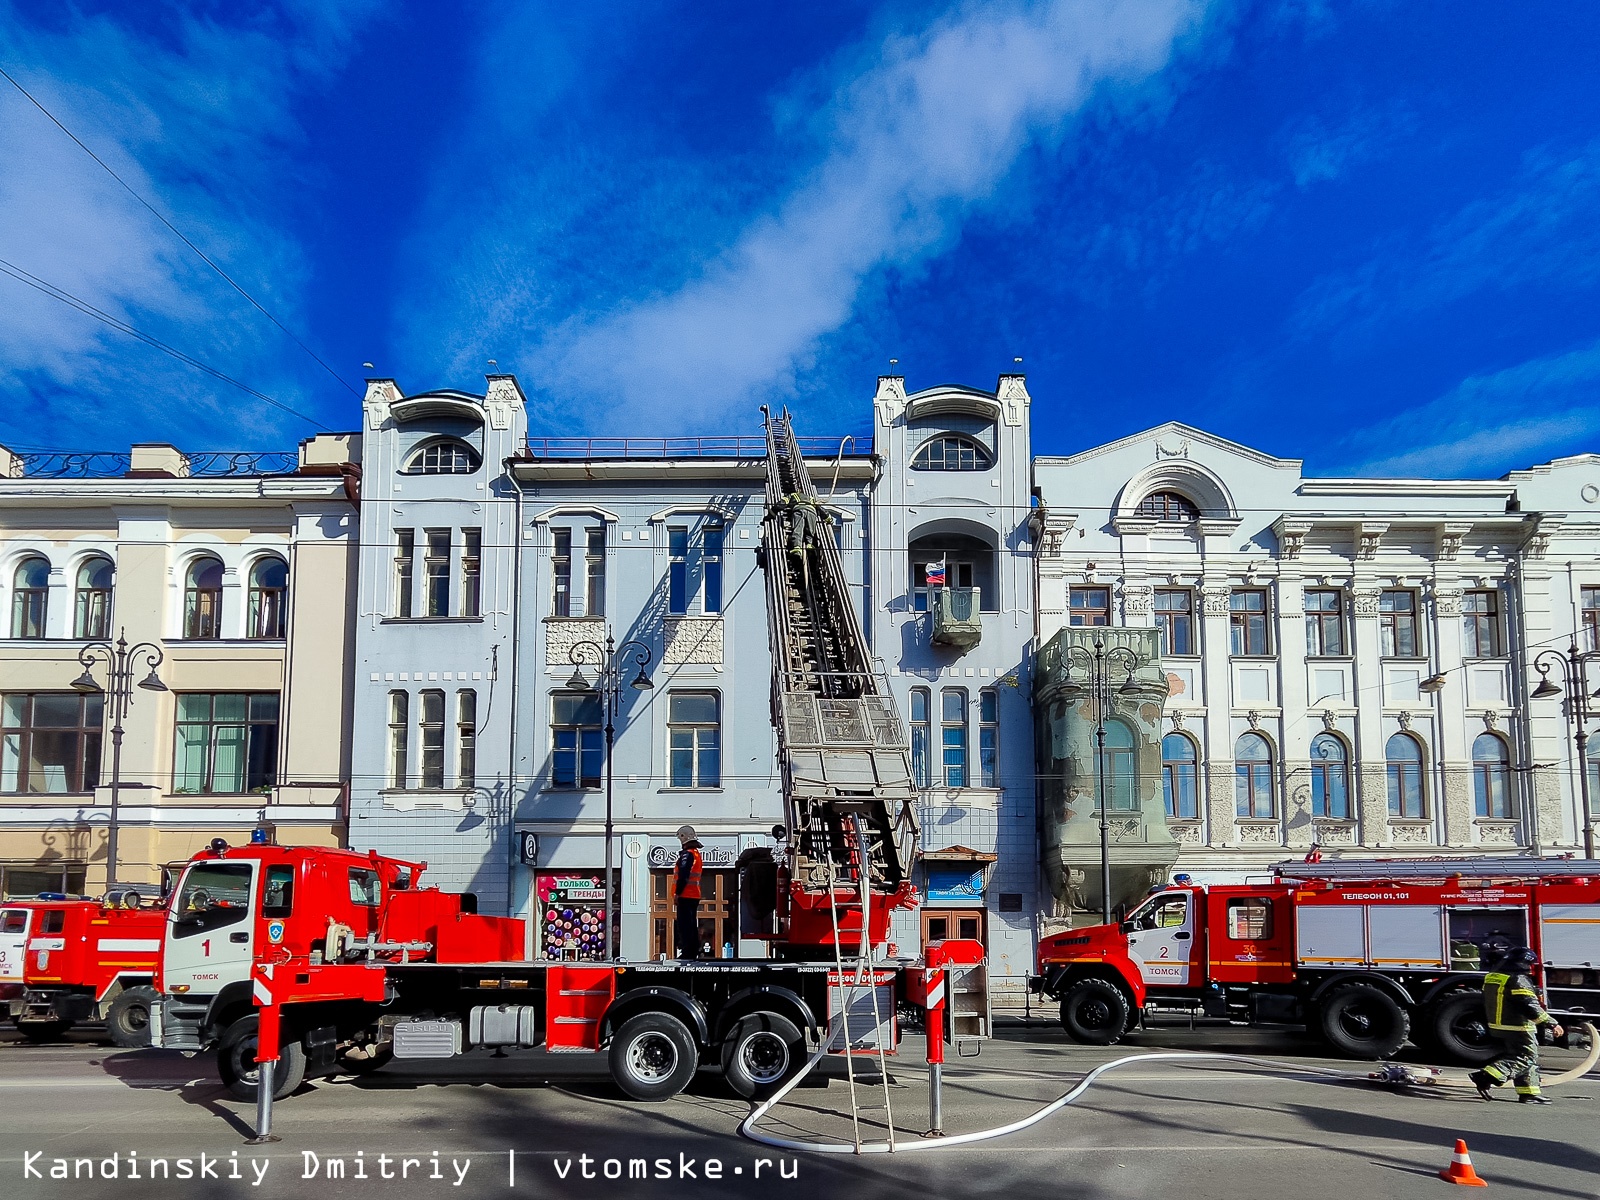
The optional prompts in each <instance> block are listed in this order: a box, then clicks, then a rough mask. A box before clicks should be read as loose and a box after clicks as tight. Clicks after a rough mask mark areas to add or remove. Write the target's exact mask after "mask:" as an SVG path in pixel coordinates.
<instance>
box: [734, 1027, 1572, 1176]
mask: <svg viewBox="0 0 1600 1200" xmlns="http://www.w3.org/2000/svg"><path fill="white" fill-rule="evenodd" d="M1584 1028H1586V1029H1588V1031H1589V1055H1588V1057H1587V1058H1585V1059H1584V1061H1583V1062H1582V1063H1581V1064H1580V1065H1579V1066H1576V1067H1574V1068H1573V1069H1572V1070H1570V1071H1563V1072H1562V1073H1561V1074H1560V1075H1557V1076H1555V1077H1553V1078H1551V1079H1547V1080H1546V1081H1545V1086H1546V1087H1552V1086H1557V1085H1559V1084H1563V1083H1571V1082H1572V1081H1573V1080H1575V1079H1581V1078H1582V1077H1583V1076H1584V1075H1586V1074H1588V1072H1589V1071H1590V1070H1591V1069H1593V1067H1594V1066H1595V1064H1596V1063H1597V1062H1600V1034H1597V1033H1596V1031H1595V1027H1594V1026H1593V1025H1591V1024H1589V1023H1588V1022H1585V1023H1584ZM830 1041H831V1039H823V1042H822V1044H821V1045H820V1046H819V1047H818V1048H817V1051H816V1053H815V1054H813V1055H812V1056H811V1059H810V1061H808V1062H807V1063H806V1065H805V1066H804V1067H803V1068H801V1070H800V1071H799V1073H798V1074H796V1075H795V1077H794V1078H793V1079H791V1080H789V1082H788V1083H786V1084H784V1085H783V1087H781V1088H779V1089H778V1091H777V1092H775V1093H774V1094H773V1095H772V1098H771V1099H769V1100H767V1101H765V1102H764V1103H762V1104H761V1105H759V1106H758V1107H756V1108H755V1109H754V1110H753V1111H752V1112H751V1113H750V1115H749V1116H748V1117H746V1118H745V1119H744V1120H743V1122H741V1123H740V1125H739V1133H740V1134H741V1135H742V1136H744V1137H747V1138H749V1139H750V1140H751V1141H753V1142H760V1143H761V1144H762V1145H764V1146H772V1147H775V1148H777V1149H780V1150H809V1151H811V1152H813V1153H816V1154H910V1153H913V1152H916V1151H925V1150H947V1149H950V1148H951V1147H954V1146H965V1145H968V1144H969V1143H972V1142H983V1141H988V1140H989V1139H990V1138H997V1137H1004V1136H1005V1135H1006V1134H1008V1133H1018V1132H1020V1131H1021V1130H1024V1129H1028V1128H1030V1127H1031V1126H1034V1125H1037V1124H1038V1123H1039V1122H1040V1121H1042V1120H1044V1119H1045V1118H1046V1117H1048V1116H1051V1115H1052V1114H1054V1113H1057V1112H1060V1111H1061V1110H1062V1109H1063V1108H1065V1107H1066V1106H1067V1105H1069V1104H1071V1103H1072V1102H1073V1101H1075V1100H1077V1099H1078V1097H1080V1096H1082V1095H1083V1094H1084V1093H1085V1092H1086V1091H1088V1090H1089V1088H1090V1087H1091V1086H1092V1085H1093V1084H1094V1082H1095V1080H1097V1079H1099V1078H1100V1076H1102V1075H1105V1074H1107V1073H1108V1072H1110V1071H1115V1070H1116V1069H1117V1068H1119V1067H1126V1066H1130V1065H1132V1064H1133V1063H1148V1062H1161V1061H1165V1062H1184V1063H1193V1062H1198V1061H1204V1062H1219V1061H1220V1062H1238V1063H1248V1064H1249V1065H1251V1066H1255V1067H1262V1068H1265V1069H1266V1070H1267V1071H1269V1072H1271V1073H1272V1074H1277V1075H1322V1076H1327V1077H1330V1078H1334V1079H1348V1080H1366V1079H1367V1078H1368V1076H1367V1075H1366V1074H1357V1073H1354V1072H1350V1071H1339V1070H1334V1069H1332V1068H1329V1067H1311V1066H1290V1065H1288V1064H1286V1063H1284V1062H1281V1061H1279V1060H1277V1059H1270V1058H1252V1057H1250V1056H1249V1055H1244V1054H1217V1053H1211V1052H1207V1051H1189V1050H1162V1051H1156V1052H1154V1053H1150V1054H1129V1055H1125V1056H1124V1057H1122V1058H1118V1059H1113V1060H1112V1061H1111V1062H1108V1063H1102V1064H1101V1065H1100V1066H1098V1067H1096V1068H1095V1069H1094V1070H1092V1071H1090V1072H1089V1073H1088V1074H1087V1075H1085V1076H1084V1077H1083V1078H1082V1079H1080V1080H1079V1081H1078V1083H1077V1084H1076V1086H1074V1087H1073V1088H1072V1089H1071V1090H1070V1091H1068V1092H1066V1093H1064V1094H1063V1095H1061V1096H1058V1097H1056V1099H1054V1100H1052V1101H1050V1103H1048V1104H1046V1105H1045V1106H1044V1107H1043V1108H1040V1109H1038V1110H1037V1111H1035V1112H1033V1113H1030V1114H1029V1115H1028V1116H1026V1117H1023V1118H1022V1119H1021V1120H1018V1121H1012V1122H1011V1123H1010V1124H1009V1125H1000V1126H997V1127H996V1128H994V1129H979V1130H975V1131H974V1132H972V1133H959V1134H955V1135H953V1136H950V1137H941V1138H936V1139H929V1140H926V1141H924V1140H920V1139H919V1140H914V1141H904V1142H900V1141H897V1142H895V1143H893V1144H891V1143H889V1142H863V1143H862V1144H861V1145H860V1146H859V1147H858V1146H856V1145H855V1144H854V1143H851V1142H806V1141H800V1140H798V1139H795V1138H785V1137H779V1136H777V1135H776V1134H770V1133H762V1132H758V1131H757V1130H756V1124H757V1122H759V1121H760V1120H761V1119H762V1118H763V1117H765V1116H766V1115H767V1113H768V1112H770V1111H771V1110H772V1108H773V1107H774V1106H775V1105H776V1104H778V1103H779V1102H780V1101H782V1099H783V1098H784V1097H785V1096H787V1095H788V1094H789V1093H790V1091H792V1090H793V1089H794V1088H795V1087H796V1086H797V1085H798V1084H799V1083H800V1081H801V1080H802V1079H804V1078H805V1077H806V1076H807V1075H809V1074H810V1073H811V1071H812V1070H813V1069H814V1068H815V1067H816V1066H817V1064H818V1063H820V1062H821V1061H822V1059H823V1057H824V1056H825V1055H826V1054H827V1053H828V1049H827V1048H828V1045H829V1042H830ZM1445 1082H1453V1081H1445Z"/></svg>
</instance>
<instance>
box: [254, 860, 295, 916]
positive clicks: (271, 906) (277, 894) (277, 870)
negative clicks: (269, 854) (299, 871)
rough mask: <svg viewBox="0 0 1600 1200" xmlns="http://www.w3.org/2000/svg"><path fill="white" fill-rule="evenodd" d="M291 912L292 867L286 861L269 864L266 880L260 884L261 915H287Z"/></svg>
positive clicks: (291, 913) (292, 902)
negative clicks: (273, 864)
mask: <svg viewBox="0 0 1600 1200" xmlns="http://www.w3.org/2000/svg"><path fill="white" fill-rule="evenodd" d="M293 914H294V867H293V866H292V865H289V864H286V863H285V864H278V865H275V866H269V867H268V868H267V876H266V882H265V883H263V884H262V886H261V915H262V916H263V917H288V916H292V915H293Z"/></svg>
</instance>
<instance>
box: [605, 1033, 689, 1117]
mask: <svg viewBox="0 0 1600 1200" xmlns="http://www.w3.org/2000/svg"><path fill="white" fill-rule="evenodd" d="M699 1066H700V1049H699V1047H698V1046H696V1045H695V1041H694V1035H693V1034H692V1033H690V1032H689V1027H688V1026H687V1025H685V1024H684V1023H683V1022H682V1021H680V1020H678V1018H677V1017H674V1016H669V1015H668V1014H666V1013H660V1012H647V1013H640V1014H639V1015H638V1016H636V1017H629V1018H628V1019H627V1020H626V1021H624V1022H623V1023H622V1028H621V1029H619V1030H617V1032H616V1035H615V1036H614V1037H613V1038H612V1039H611V1078H612V1079H614V1080H616V1083H617V1086H618V1087H619V1088H621V1089H622V1090H623V1092H624V1093H625V1094H626V1095H627V1096H628V1097H630V1098H631V1099H634V1100H670V1099H672V1097H674V1096H676V1095H677V1094H678V1093H679V1092H681V1091H683V1089H684V1088H686V1087H688V1086H689V1081H690V1080H691V1079H693V1078H694V1073H695V1071H696V1069H697V1068H698V1067H699Z"/></svg>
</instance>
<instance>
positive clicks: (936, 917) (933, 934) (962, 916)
mask: <svg viewBox="0 0 1600 1200" xmlns="http://www.w3.org/2000/svg"><path fill="white" fill-rule="evenodd" d="M984 916H985V913H984V911H983V909H981V908H925V909H923V910H922V944H923V945H924V946H926V945H927V944H928V943H929V942H943V941H947V940H949V939H950V938H961V939H963V940H965V941H973V942H982V943H983V944H984V945H985V946H987V945H988V944H989V942H988V939H987V938H986V937H985V936H984V935H985V933H986V932H987V930H986V928H985V922H984Z"/></svg>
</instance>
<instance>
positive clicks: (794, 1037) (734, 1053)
mask: <svg viewBox="0 0 1600 1200" xmlns="http://www.w3.org/2000/svg"><path fill="white" fill-rule="evenodd" d="M805 1060H806V1039H805V1036H804V1035H803V1034H802V1033H801V1032H800V1031H799V1030H798V1029H796V1028H795V1027H794V1022H793V1021H791V1020H789V1018H787V1017H783V1016H779V1015H778V1014H777V1013H772V1012H756V1013H751V1014H750V1015H749V1016H745V1017H740V1018H739V1019H738V1020H737V1021H735V1022H734V1024H733V1028H732V1029H730V1030H728V1036H727V1037H725V1038H724V1039H723V1040H722V1075H723V1078H725V1079H726V1080H727V1081H728V1086H729V1087H731V1088H732V1089H733V1090H734V1091H736V1092H738V1093H739V1095H741V1096H743V1097H744V1098H745V1099H746V1100H765V1099H766V1098H767V1097H768V1096H770V1095H772V1093H773V1092H776V1091H777V1090H778V1089H779V1088H781V1087H782V1086H783V1085H784V1084H786V1083H788V1082H789V1080H790V1079H791V1078H792V1077H793V1076H794V1073H795V1072H796V1071H798V1070H799V1069H800V1067H801V1066H802V1065H803V1064H804V1063H805Z"/></svg>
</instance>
